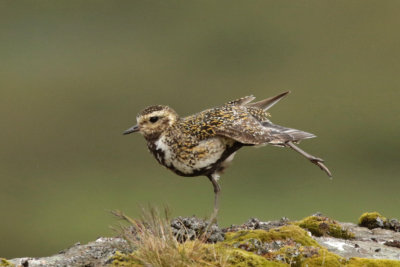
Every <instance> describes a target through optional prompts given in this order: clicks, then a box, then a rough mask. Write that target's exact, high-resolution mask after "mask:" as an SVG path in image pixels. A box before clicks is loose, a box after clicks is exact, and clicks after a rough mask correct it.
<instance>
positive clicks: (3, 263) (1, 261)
mask: <svg viewBox="0 0 400 267" xmlns="http://www.w3.org/2000/svg"><path fill="white" fill-rule="evenodd" d="M0 266H2V267H3V266H15V265H14V264H12V263H11V262H9V261H8V260H6V259H4V258H0Z"/></svg>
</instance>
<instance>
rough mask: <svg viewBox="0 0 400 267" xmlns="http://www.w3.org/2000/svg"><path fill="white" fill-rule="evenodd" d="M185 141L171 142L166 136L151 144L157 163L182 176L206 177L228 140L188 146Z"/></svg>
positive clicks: (205, 141)
mask: <svg viewBox="0 0 400 267" xmlns="http://www.w3.org/2000/svg"><path fill="white" fill-rule="evenodd" d="M187 144H188V142H184V140H180V141H171V140H169V139H168V138H167V137H166V136H162V137H160V138H159V139H158V140H157V141H155V142H154V143H152V144H149V149H150V151H151V152H152V153H153V155H154V157H155V158H156V159H157V161H158V162H159V163H160V164H162V165H164V166H166V167H167V168H169V169H171V170H172V171H174V172H175V173H177V174H179V175H182V176H197V175H204V174H205V173H206V172H207V171H209V170H211V169H212V168H214V166H215V164H216V163H217V162H218V161H219V160H220V158H221V156H222V155H223V153H224V151H225V150H226V148H227V140H225V139H224V138H220V137H214V138H210V139H207V140H203V141H200V142H198V143H197V144H195V145H193V143H192V145H187Z"/></svg>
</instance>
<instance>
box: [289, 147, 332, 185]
mask: <svg viewBox="0 0 400 267" xmlns="http://www.w3.org/2000/svg"><path fill="white" fill-rule="evenodd" d="M286 145H287V146H288V147H290V148H291V149H293V150H294V151H296V152H298V153H300V154H301V155H303V156H304V157H306V158H307V159H308V160H309V161H311V162H312V163H314V164H315V165H317V166H318V167H320V168H321V170H323V171H324V172H325V173H326V174H328V175H329V177H332V173H331V172H330V171H329V169H328V168H327V167H326V166H325V165H324V163H323V162H324V160H323V159H320V158H317V157H314V156H313V155H310V154H308V153H307V152H305V151H304V150H302V149H301V148H300V147H298V146H296V145H295V144H293V143H292V142H290V141H289V142H287V143H286Z"/></svg>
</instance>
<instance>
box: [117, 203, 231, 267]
mask: <svg viewBox="0 0 400 267" xmlns="http://www.w3.org/2000/svg"><path fill="white" fill-rule="evenodd" d="M112 214H113V215H115V216H116V217H118V218H120V219H122V220H124V221H126V222H127V223H128V226H122V225H121V226H120V227H119V231H118V232H119V234H120V235H121V236H122V237H123V238H124V239H125V240H127V241H128V243H129V244H130V245H131V247H132V248H133V249H134V252H133V253H132V254H131V255H129V257H130V258H131V259H132V261H133V262H134V263H136V264H138V265H142V266H154V267H157V266H159V267H164V266H171V267H173V266H182V267H183V266H225V265H226V261H227V258H226V257H225V259H224V258H223V257H220V256H219V255H218V253H217V252H216V250H215V247H214V246H213V245H208V244H205V243H203V242H202V241H201V240H199V239H195V240H193V241H186V242H183V243H180V242H178V240H177V239H176V237H175V236H174V234H173V232H172V229H171V226H170V220H169V212H168V210H167V209H165V214H164V216H162V215H160V212H159V211H158V210H157V209H156V208H152V207H150V208H148V209H142V218H141V219H140V220H135V219H132V218H130V217H129V216H127V215H125V214H124V213H122V212H120V211H113V212H112Z"/></svg>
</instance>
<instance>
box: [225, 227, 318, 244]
mask: <svg viewBox="0 0 400 267" xmlns="http://www.w3.org/2000/svg"><path fill="white" fill-rule="evenodd" d="M249 239H258V240H260V241H261V242H271V241H275V240H286V239H292V240H293V241H295V242H297V243H300V244H301V245H303V246H315V247H321V246H320V245H319V244H318V243H317V242H316V241H315V240H314V239H312V238H311V237H310V236H309V235H308V233H307V232H306V231H304V230H303V229H302V228H300V227H299V226H297V225H285V226H282V227H278V228H273V229H271V230H269V231H265V230H242V231H238V232H230V233H226V234H225V241H224V242H223V243H225V244H231V245H232V244H234V243H237V242H240V241H244V240H249Z"/></svg>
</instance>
